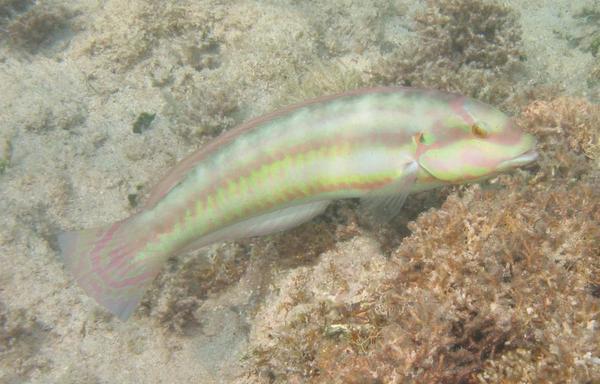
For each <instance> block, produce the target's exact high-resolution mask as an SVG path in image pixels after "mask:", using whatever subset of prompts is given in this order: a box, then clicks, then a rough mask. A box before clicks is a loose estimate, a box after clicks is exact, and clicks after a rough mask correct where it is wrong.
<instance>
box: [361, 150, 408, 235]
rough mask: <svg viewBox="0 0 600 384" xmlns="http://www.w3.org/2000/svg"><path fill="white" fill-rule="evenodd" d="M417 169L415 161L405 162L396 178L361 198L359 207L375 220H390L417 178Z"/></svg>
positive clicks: (400, 207) (402, 203)
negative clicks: (400, 173)
mask: <svg viewBox="0 0 600 384" xmlns="http://www.w3.org/2000/svg"><path fill="white" fill-rule="evenodd" d="M418 169H419V165H418V164H417V162H415V161H411V162H410V163H407V164H406V165H405V166H404V169H403V171H402V175H401V176H400V177H399V178H398V180H396V181H395V182H393V183H392V184H389V185H387V186H385V187H384V188H382V189H378V190H376V191H372V192H370V193H369V194H367V195H366V196H364V197H363V198H361V200H360V203H361V209H362V210H363V211H364V212H365V213H366V214H367V215H369V216H371V217H373V218H374V219H375V220H376V221H379V222H384V223H386V222H389V221H391V220H392V219H393V218H394V217H396V216H397V215H398V214H399V213H400V210H401V209H402V206H403V205H404V202H405V201H406V197H407V196H408V195H409V194H410V192H411V189H412V187H413V186H414V184H415V182H416V180H417V171H418Z"/></svg>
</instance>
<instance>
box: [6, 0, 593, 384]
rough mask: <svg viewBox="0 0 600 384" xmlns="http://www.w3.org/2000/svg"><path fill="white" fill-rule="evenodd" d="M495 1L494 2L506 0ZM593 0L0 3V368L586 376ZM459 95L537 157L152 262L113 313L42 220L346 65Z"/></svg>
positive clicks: (105, 201) (26, 374)
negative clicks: (385, 213) (122, 310)
mask: <svg viewBox="0 0 600 384" xmlns="http://www.w3.org/2000/svg"><path fill="white" fill-rule="evenodd" d="M504 4H506V5H504ZM598 25H600V7H599V6H598V2H595V1H566V0H560V1H549V0H536V1H533V0H530V1H527V0H512V1H509V2H502V4H500V3H499V2H491V1H481V0H440V1H406V0H397V1H392V0H367V1H351V0H335V1H329V2H323V4H317V2H309V1H291V0H282V1H265V0H263V1H228V2H223V1H218V0H201V1H192V0H182V1H176V2H165V1H157V0H129V1H125V0H109V1H95V0H78V1H66V0H38V1H36V0H0V213H1V214H0V383H141V382H143V383H304V382H307V383H479V382H481V383H497V382H505V383H513V382H514V383H540V382H547V383H598V382H600V331H599V327H600V324H599V321H600V319H599V304H600V247H599V245H598V244H599V243H600V192H599V191H600V141H599V140H600V107H599V104H598V102H599V101H600V28H599V27H598ZM375 85H411V86H422V87H432V88H439V89H445V90H452V91H457V92H461V93H464V94H468V95H470V96H472V97H476V98H479V99H482V100H484V101H487V102H489V103H492V104H494V105H497V106H499V107H500V108H502V109H504V110H506V111H509V112H511V113H512V114H514V115H515V116H517V119H518V120H519V122H520V124H521V126H522V127H523V129H525V130H527V131H529V132H532V133H533V134H535V135H536V136H537V137H538V139H539V142H540V143H539V151H540V159H539V161H538V163H537V164H536V165H534V166H532V167H528V168H526V169H524V170H519V171H517V172H514V173H512V174H510V175H503V176H501V177H498V178H496V179H494V180H492V181H490V182H487V183H484V184H482V185H473V186H462V187H455V188H446V189H442V190H439V191H433V192H427V193H424V194H419V195H416V196H413V197H411V198H409V201H408V202H407V205H406V207H405V213H404V214H403V215H402V217H399V218H398V219H397V220H396V221H395V222H394V223H392V224H390V225H389V226H386V228H377V229H374V228H371V227H370V226H369V225H367V224H366V223H362V222H361V220H360V217H358V216H357V212H356V210H355V209H354V208H355V207H354V204H353V203H352V202H342V203H339V204H336V205H334V206H333V207H332V208H331V209H329V210H328V211H327V212H326V214H325V215H323V216H322V217H320V218H317V219H316V220H314V221H312V222H310V223H307V224H304V225H302V226H300V227H299V228H297V229H294V230H292V231H289V232H286V233H283V234H278V235H274V236H270V237H267V238H260V239H250V240H245V241H241V242H238V243H226V244H214V245H212V246H210V247H208V248H207V249H202V250H199V251H196V252H192V253H190V254H186V255H180V256H179V257H177V258H174V259H172V260H169V263H168V266H167V267H166V268H165V270H164V272H163V273H162V274H161V275H160V277H159V278H158V279H157V281H156V282H155V284H154V285H153V287H152V289H151V290H150V292H149V293H148V294H147V295H146V297H145V298H144V300H143V302H142V304H141V305H140V308H139V309H138V310H137V311H136V313H135V314H134V316H133V317H132V318H131V319H130V320H129V321H127V322H122V321H119V320H118V319H117V318H115V317H113V316H112V315H110V314H109V313H108V312H106V311H104V310H103V309H102V308H100V307H99V306H98V305H97V304H96V303H95V302H94V301H93V299H90V298H89V297H87V296H86V295H85V294H84V293H83V292H82V291H81V289H80V288H78V287H77V286H76V285H75V284H74V282H73V280H72V278H71V276H69V274H68V273H67V272H66V271H65V270H64V267H63V265H62V263H61V261H60V258H59V251H58V247H57V243H56V238H55V236H56V233H58V232H60V231H61V230H68V229H81V228H89V227H94V226H98V225H102V224H105V223H109V222H113V221H116V220H119V219H122V218H125V217H127V216H128V215H130V214H132V213H133V212H135V209H136V206H137V205H138V204H139V202H141V201H143V199H144V196H145V195H146V194H147V192H148V191H149V190H150V189H151V187H152V185H153V184H154V183H155V182H156V181H157V180H158V179H159V178H160V177H161V176H162V175H163V174H164V173H165V172H167V171H168V169H169V168H170V167H171V166H173V165H174V164H175V163H176V162H177V160H179V159H181V158H182V157H184V156H185V155H187V154H188V153H190V152H191V151H193V150H195V149H197V148H200V147H202V146H203V145H205V144H206V143H207V142H208V141H209V140H211V139H212V138H214V137H215V136H216V135H218V134H219V133H221V132H223V131H226V130H228V129H231V128H232V127H234V126H236V125H237V124H239V123H241V122H243V121H245V120H247V119H249V118H251V117H254V116H258V115H261V114H263V113H266V112H268V111H271V110H273V109H276V108H278V107H281V106H283V105H286V104H289V103H291V102H295V101H298V100H304V99H306V98H309V97H313V96H318V95H322V94H327V93H333V92H339V91H343V90H347V89H352V88H356V87H361V86H375Z"/></svg>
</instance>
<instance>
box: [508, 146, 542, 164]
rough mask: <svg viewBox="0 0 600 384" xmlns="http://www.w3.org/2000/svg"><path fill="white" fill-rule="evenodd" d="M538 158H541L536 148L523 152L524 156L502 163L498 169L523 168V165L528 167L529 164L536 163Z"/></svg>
mask: <svg viewBox="0 0 600 384" xmlns="http://www.w3.org/2000/svg"><path fill="white" fill-rule="evenodd" d="M538 156H539V154H538V153H537V151H536V150H535V148H533V149H530V150H528V151H526V152H523V153H522V154H520V155H519V156H517V157H514V158H512V159H510V160H506V161H503V162H501V163H500V164H499V166H498V167H499V168H500V169H509V168H516V167H521V166H523V165H527V164H529V163H531V162H533V161H535V160H536V159H537V158H538Z"/></svg>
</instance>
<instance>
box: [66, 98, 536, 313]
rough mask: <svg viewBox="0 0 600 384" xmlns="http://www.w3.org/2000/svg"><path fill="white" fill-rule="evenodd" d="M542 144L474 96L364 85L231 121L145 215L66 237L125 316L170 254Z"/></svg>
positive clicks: (422, 185)
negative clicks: (234, 125)
mask: <svg viewBox="0 0 600 384" xmlns="http://www.w3.org/2000/svg"><path fill="white" fill-rule="evenodd" d="M534 145H535V140H534V139H533V137H531V136H530V135H527V134H524V133H522V132H520V131H519V130H518V129H517V128H515V127H514V126H513V125H512V123H511V120H510V119H509V118H508V117H507V116H506V115H505V114H503V113H502V112H500V111H498V110H497V109H495V108H493V107H491V106H489V105H486V104H484V103H481V102H478V101H476V100H472V99H469V98H466V97H464V96H460V95H455V94H450V93H445V92H438V91H432V90H421V89H413V88H372V89H359V90H355V91H351V92H347V93H344V94H339V95H333V96H326V97H322V98H318V99H314V100H310V101H307V102H304V103H301V104H298V105H294V106H290V107H288V108H285V109H283V110H280V111H277V112H274V113H271V114H269V115H266V116H263V117H260V118H257V119H253V120H250V121H249V122H247V123H245V124H243V125H241V126H240V127H238V128H236V129H233V130H231V131H229V132H226V133H225V134H223V135H222V136H221V137H219V138H217V139H216V140H214V141H213V142H212V143H209V144H208V145H207V146H206V147H205V148H203V149H200V150H199V151H197V152H195V153H193V154H192V155H190V156H189V157H188V158H186V159H184V160H182V161H181V162H180V163H179V164H178V165H176V166H175V167H174V168H173V169H172V170H171V172H169V173H168V174H167V175H166V176H165V177H164V178H163V180H162V181H161V182H159V183H158V185H157V186H156V187H155V189H154V191H153V192H152V194H151V196H150V198H149V200H148V201H147V202H146V204H145V206H144V207H143V208H142V209H141V210H140V211H139V212H138V213H137V214H135V215H133V216H132V217H130V218H128V219H126V220H124V221H122V222H119V223H115V224H111V225H108V226H106V227H103V228H95V229H88V230H83V231H75V232H67V233H63V234H60V235H59V243H60V246H61V249H62V253H63V258H64V260H65V263H66V265H67V268H68V269H69V270H70V271H71V273H72V274H73V276H74V277H75V279H76V281H77V282H78V283H79V285H80V286H81V287H82V288H83V289H84V290H85V291H86V292H87V293H88V294H89V295H90V296H92V297H94V298H95V299H96V300H97V301H98V302H99V303H101V304H102V305H104V306H105V307H106V308H108V309H109V310H110V311H111V312H113V313H114V314H116V315H117V316H119V317H120V318H121V319H127V318H128V317H129V316H130V315H131V313H132V312H133V310H134V309H135V307H136V306H137V304H138V303H139V301H140V300H141V298H142V296H143V294H144V292H145V290H146V289H147V288H148V286H149V285H150V284H151V282H152V280H153V279H154V278H155V277H156V276H157V275H158V273H159V272H160V270H161V268H162V266H163V265H164V263H165V261H166V260H167V258H169V257H170V256H172V255H176V254H178V253H181V252H185V251H187V250H191V249H194V248H198V247H202V246H205V245H207V244H210V243H213V242H217V241H224V240H236V239H240V238H244V237H248V236H259V235H265V234H269V233H274V232H277V231H281V230H285V229H289V228H292V227H294V226H296V225H299V224H301V223H303V222H305V221H308V220H310V219H311V218H313V217H315V216H316V215H318V214H320V213H321V212H323V211H324V210H325V208H326V207H327V205H328V204H329V203H330V202H331V201H332V200H335V199H344V198H360V199H362V201H363V203H364V206H365V207H366V208H367V209H369V210H371V211H372V212H375V213H376V214H379V215H383V216H388V217H391V216H393V215H394V214H396V213H397V212H398V210H399V209H400V207H401V206H402V204H403V202H404V199H405V197H406V196H407V195H408V194H409V193H412V192H417V191H421V190H426V189H430V188H434V187H437V186H440V185H443V184H449V183H462V182H467V181H471V180H473V179H480V178H484V177H489V176H492V175H494V174H497V173H498V172H502V171H506V170H509V169H511V168H514V167H517V166H521V165H523V164H526V163H527V162H530V161H532V160H534V159H535V157H536V154H535V151H534Z"/></svg>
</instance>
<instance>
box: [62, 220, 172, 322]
mask: <svg viewBox="0 0 600 384" xmlns="http://www.w3.org/2000/svg"><path fill="white" fill-rule="evenodd" d="M147 235H148V233H147V231H144V228H143V227H142V226H139V225H136V224H135V220H133V219H131V218H130V219H127V220H124V221H121V222H117V223H114V224H111V225H108V226H106V227H101V228H93V229H87V230H83V231H74V232H63V233H61V234H59V235H58V242H59V245H60V248H61V250H62V256H63V259H64V262H65V264H66V266H67V269H69V271H70V272H71V273H72V274H73V276H74V277H75V280H76V281H77V283H78V284H79V285H80V286H81V287H82V288H83V289H84V290H85V292H86V293H87V294H88V295H90V296H91V297H93V298H94V299H96V301H97V302H98V303H100V304H102V305H103V306H104V307H106V308H107V309H108V310H109V311H111V312H112V313H114V314H115V315H117V316H118V317H119V318H121V319H122V320H126V319H127V318H128V317H129V316H130V315H131V313H132V312H133V310H134V309H135V307H136V306H137V305H138V304H139V302H140V301H141V300H142V296H143V294H144V292H145V291H146V290H147V289H148V287H149V286H150V283H152V280H154V278H155V277H156V276H157V275H158V273H159V272H160V269H161V267H162V265H163V263H164V261H165V259H166V258H165V257H164V256H165V255H162V254H159V253H157V252H153V251H151V250H150V248H149V247H147V242H148V238H147Z"/></svg>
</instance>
